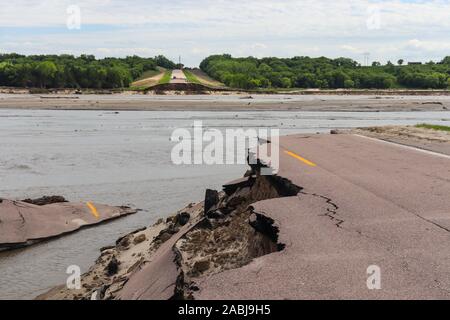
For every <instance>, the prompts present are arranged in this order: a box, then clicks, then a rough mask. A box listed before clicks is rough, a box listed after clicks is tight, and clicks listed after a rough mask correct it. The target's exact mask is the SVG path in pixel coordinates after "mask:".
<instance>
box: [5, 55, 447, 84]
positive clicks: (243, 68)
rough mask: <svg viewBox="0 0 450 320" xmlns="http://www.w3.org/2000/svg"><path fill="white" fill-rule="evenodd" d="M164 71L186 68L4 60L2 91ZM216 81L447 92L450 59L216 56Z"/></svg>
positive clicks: (135, 62) (66, 58)
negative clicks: (365, 60)
mask: <svg viewBox="0 0 450 320" xmlns="http://www.w3.org/2000/svg"><path fill="white" fill-rule="evenodd" d="M158 67H162V68H165V69H175V68H178V67H181V66H179V65H177V64H176V63H174V62H173V61H171V60H169V59H168V58H166V57H165V56H162V55H159V56H156V57H153V58H143V57H139V56H128V57H126V58H113V57H111V58H102V59H97V58H96V57H95V56H93V55H81V56H78V57H77V56H74V55H68V54H63V55H28V56H27V55H21V54H16V53H10V54H0V86H6V87H24V88H46V89H49V88H92V89H115V88H126V87H129V86H130V85H131V83H132V82H133V81H135V80H137V79H139V78H140V77H142V76H143V75H145V76H147V74H152V71H154V72H155V73H157V71H158ZM199 67H200V69H201V70H202V71H204V72H205V73H206V74H207V75H209V76H210V77H211V78H213V79H215V80H217V81H219V82H221V83H223V84H225V85H226V86H228V87H230V88H237V89H247V90H254V89H294V88H295V89H297V88H298V89H308V88H317V89H343V88H345V89H392V88H399V89H400V88H406V89H447V88H450V56H447V57H445V58H444V59H443V60H442V61H439V62H432V61H430V62H428V63H424V64H422V63H414V64H406V65H405V62H404V60H402V59H400V60H398V61H396V62H395V63H392V62H388V63H386V64H384V65H383V64H381V63H379V62H373V64H372V66H362V65H361V64H359V63H358V62H357V61H354V60H352V59H350V58H337V59H330V58H326V57H319V58H311V57H305V56H301V57H300V56H299V57H293V58H277V57H267V58H255V57H239V58H235V57H232V56H231V55H229V54H222V55H212V56H209V57H207V58H205V59H204V60H203V61H202V62H201V63H200V66H199Z"/></svg>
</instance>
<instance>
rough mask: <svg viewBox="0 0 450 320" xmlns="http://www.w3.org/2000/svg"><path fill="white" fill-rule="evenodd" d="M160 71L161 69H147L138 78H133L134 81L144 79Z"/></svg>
mask: <svg viewBox="0 0 450 320" xmlns="http://www.w3.org/2000/svg"><path fill="white" fill-rule="evenodd" d="M160 73H161V70H159V69H156V70H147V71H145V72H144V73H143V74H141V76H140V77H139V78H137V79H136V80H134V82H137V81H140V80H144V79H147V78H152V77H154V76H157V75H158V74H160Z"/></svg>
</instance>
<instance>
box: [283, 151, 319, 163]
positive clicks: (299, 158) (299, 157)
mask: <svg viewBox="0 0 450 320" xmlns="http://www.w3.org/2000/svg"><path fill="white" fill-rule="evenodd" d="M284 153H286V154H287V155H288V156H291V157H292V158H295V159H297V160H300V161H301V162H303V163H305V164H307V165H308V166H310V167H317V164H315V163H314V162H311V161H309V160H307V159H305V158H303V157H301V156H299V155H298V154H296V153H294V152H292V151H288V150H285V151H284Z"/></svg>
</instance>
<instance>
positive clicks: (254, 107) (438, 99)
mask: <svg viewBox="0 0 450 320" xmlns="http://www.w3.org/2000/svg"><path fill="white" fill-rule="evenodd" d="M386 94H387V93H386ZM0 109H31V110H106V111H324V112H326V111H329V112H333V111H334V112H336V111H343V112H345V111H354V112H401V111H448V110H450V96H449V95H433V96H428V95H424V94H421V95H384V94H383V95H377V94H373V95H372V94H365V93H360V95H340V94H336V93H333V94H326V93H323V92H319V93H317V95H295V94H275V95H264V94H250V95H249V94H248V93H247V94H236V93H232V94H230V93H227V94H214V95H202V94H200V95H199V94H194V95H190V94H189V95H185V94H183V93H179V94H165V95H154V94H153V95H144V94H131V93H122V94H113V95H108V94H88V95H74V94H28V93H24V94H0Z"/></svg>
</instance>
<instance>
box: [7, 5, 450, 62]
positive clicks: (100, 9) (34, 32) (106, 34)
mask: <svg viewBox="0 0 450 320" xmlns="http://www.w3.org/2000/svg"><path fill="white" fill-rule="evenodd" d="M0 4H1V5H0V52H18V53H23V54H41V53H56V54H61V53H71V54H75V55H79V54H82V53H89V54H94V55H96V56H97V57H105V56H120V57H122V56H126V55H133V54H137V55H141V56H154V55H157V54H164V55H166V56H168V57H169V58H171V59H173V60H178V56H179V55H181V56H182V61H183V62H184V63H185V64H187V65H188V66H197V65H198V64H199V63H200V61H201V60H202V59H203V58H204V57H206V56H208V55H210V54H216V53H230V54H232V55H234V56H249V55H252V56H256V57H264V56H279V57H292V56H302V55H308V56H314V57H316V56H328V57H332V58H333V57H340V56H345V57H351V58H353V59H355V60H358V61H360V62H363V61H364V58H363V54H364V53H365V52H370V60H371V61H374V60H377V61H381V62H386V61H388V60H391V61H395V62H396V61H397V60H398V59H400V58H403V59H404V60H406V61H416V60H417V61H429V60H441V59H442V58H443V57H444V56H446V55H450V0H432V1H421V0H409V1H407V0H396V1H391V0H384V1H381V0H377V1H376V0H372V1H368V0H345V1H344V0H334V1H330V0H285V1H275V0H245V1H243V0H239V1H238V0H164V1H163V0H145V1H144V0H133V1H122V0H96V1H93V0H78V1H77V0H71V1H66V0H8V1H6V0H0ZM78 8H79V10H80V19H78ZM79 20H80V22H81V24H80V26H79V27H80V28H78V24H77V21H79Z"/></svg>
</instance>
